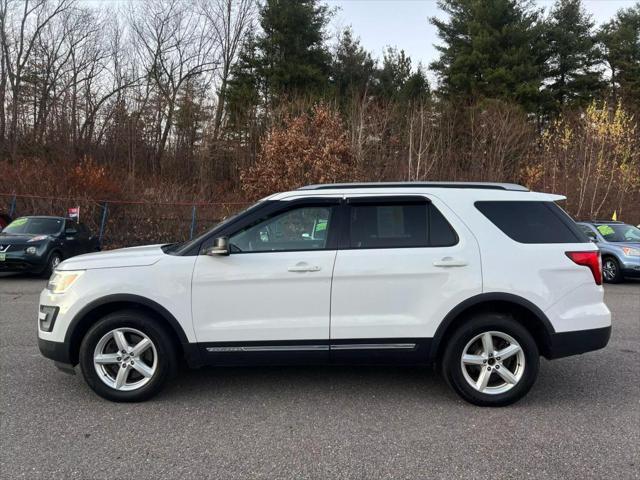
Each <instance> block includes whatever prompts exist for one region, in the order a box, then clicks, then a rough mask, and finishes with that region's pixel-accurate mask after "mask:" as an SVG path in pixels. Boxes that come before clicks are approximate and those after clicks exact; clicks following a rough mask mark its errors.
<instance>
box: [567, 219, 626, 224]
mask: <svg viewBox="0 0 640 480" xmlns="http://www.w3.org/2000/svg"><path fill="white" fill-rule="evenodd" d="M578 223H593V224H609V223H616V224H618V225H623V224H624V222H619V221H617V220H580V221H579V222H578Z"/></svg>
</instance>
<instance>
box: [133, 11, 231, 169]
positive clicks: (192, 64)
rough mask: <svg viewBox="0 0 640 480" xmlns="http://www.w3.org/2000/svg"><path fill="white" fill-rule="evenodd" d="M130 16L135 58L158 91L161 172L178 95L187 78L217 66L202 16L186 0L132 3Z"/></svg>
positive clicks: (213, 48) (212, 42)
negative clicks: (136, 56)
mask: <svg viewBox="0 0 640 480" xmlns="http://www.w3.org/2000/svg"><path fill="white" fill-rule="evenodd" d="M130 14H131V19H130V22H131V29H132V32H133V35H134V42H135V46H136V51H137V54H138V57H139V59H140V61H141V62H142V64H143V65H144V68H145V73H146V75H147V76H148V78H149V80H150V81H151V82H152V83H153V86H154V87H155V88H156V89H157V90H158V93H159V100H160V102H159V103H158V111H157V117H156V125H157V128H156V130H157V133H158V138H157V148H156V158H155V161H156V165H157V166H158V168H161V162H162V157H163V155H164V151H165V148H166V145H167V140H168V138H169V133H170V131H171V128H172V127H173V122H174V116H175V110H176V100H177V98H178V94H179V93H180V91H181V89H182V88H183V86H184V85H186V84H187V83H188V82H189V81H190V80H192V79H194V78H196V77H198V76H201V75H204V74H207V73H211V72H213V71H214V69H215V68H216V67H217V66H218V63H219V62H218V61H217V60H216V56H215V54H214V52H215V50H216V44H215V42H214V41H213V36H212V35H211V33H210V32H209V29H208V28H207V26H206V23H205V22H204V21H203V19H202V17H201V15H200V14H199V13H197V12H195V11H194V9H193V8H191V5H189V3H188V2H184V1H180V0H146V1H141V2H135V4H134V5H132V7H131V11H130Z"/></svg>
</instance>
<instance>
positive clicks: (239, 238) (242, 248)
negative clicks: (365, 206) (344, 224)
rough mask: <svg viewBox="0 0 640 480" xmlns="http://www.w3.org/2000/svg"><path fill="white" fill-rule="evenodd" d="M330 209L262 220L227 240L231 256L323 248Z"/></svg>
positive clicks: (295, 211)
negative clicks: (233, 254)
mask: <svg viewBox="0 0 640 480" xmlns="http://www.w3.org/2000/svg"><path fill="white" fill-rule="evenodd" d="M332 216H333V207H329V206H323V207H300V208H296V209H293V210H289V211H287V212H284V213H281V214H279V215H276V216H274V217H271V218H268V219H266V220H262V221H260V222H258V223H257V224H254V225H252V226H249V227H247V228H244V229H242V230H241V231H239V232H237V233H235V234H234V235H232V236H231V237H230V238H229V244H230V247H231V252H232V253H243V252H277V251H296V250H322V249H325V248H327V239H328V234H329V229H330V228H331V218H332Z"/></svg>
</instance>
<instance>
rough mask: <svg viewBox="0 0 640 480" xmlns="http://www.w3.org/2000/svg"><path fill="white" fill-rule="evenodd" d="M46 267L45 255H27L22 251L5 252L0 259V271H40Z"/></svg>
mask: <svg viewBox="0 0 640 480" xmlns="http://www.w3.org/2000/svg"><path fill="white" fill-rule="evenodd" d="M46 267H47V257H46V256H45V255H38V254H35V255H29V254H26V253H24V252H15V253H11V252H10V253H7V254H6V255H5V259H4V260H3V261H0V272H12V273H23V272H24V273H40V272H42V271H43V270H44V269H45V268H46Z"/></svg>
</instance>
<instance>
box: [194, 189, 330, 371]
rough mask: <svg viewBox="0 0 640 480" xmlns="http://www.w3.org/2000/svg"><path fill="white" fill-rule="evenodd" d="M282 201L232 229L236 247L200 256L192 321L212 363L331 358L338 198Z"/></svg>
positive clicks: (231, 238) (195, 275) (276, 361)
mask: <svg viewBox="0 0 640 480" xmlns="http://www.w3.org/2000/svg"><path fill="white" fill-rule="evenodd" d="M281 203H282V204H283V205H282V208H281V209H279V210H276V211H275V212H273V213H272V214H270V215H269V216H268V217H267V218H263V219H261V220H259V221H257V222H254V223H253V224H251V225H246V226H244V227H240V228H239V229H238V230H237V231H235V232H232V233H230V234H229V247H230V251H231V253H230V255H228V256H207V255H200V256H198V258H197V260H196V264H195V269H194V273H193V284H192V295H193V297H192V307H193V308H192V310H193V322H194V328H195V332H196V336H197V339H198V342H199V343H200V344H201V346H202V351H203V353H204V354H206V355H208V356H209V361H211V362H213V363H216V359H219V360H220V363H222V362H224V363H238V364H242V363H248V362H251V363H255V362H256V361H258V362H259V361H260V359H262V358H263V359H264V360H265V362H266V363H288V362H286V360H287V359H292V360H293V361H296V362H299V361H304V359H305V358H306V359H310V360H319V361H324V360H326V359H327V358H328V351H329V347H328V340H329V320H330V318H329V312H330V305H331V280H332V272H333V265H334V262H335V257H336V239H335V238H334V237H335V232H336V228H335V223H336V213H337V203H336V202H331V201H330V202H327V201H326V200H323V201H318V202H314V201H313V199H310V200H308V201H305V202H304V203H302V204H300V203H292V202H286V201H285V202H281ZM288 204H291V205H288ZM203 249H206V245H204V246H203ZM211 356H213V357H214V358H211Z"/></svg>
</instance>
